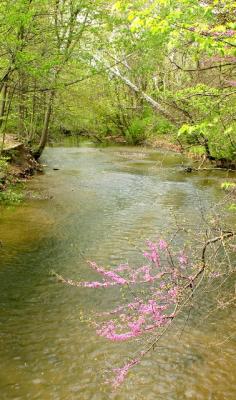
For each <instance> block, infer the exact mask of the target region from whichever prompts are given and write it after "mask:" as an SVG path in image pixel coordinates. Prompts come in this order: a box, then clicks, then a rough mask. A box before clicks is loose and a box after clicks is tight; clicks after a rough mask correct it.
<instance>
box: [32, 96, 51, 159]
mask: <svg viewBox="0 0 236 400" xmlns="http://www.w3.org/2000/svg"><path fill="white" fill-rule="evenodd" d="M54 96H55V91H54V90H51V91H50V92H49V98H48V104H47V107H46V110H45V116H44V124H43V130H42V134H41V138H40V142H39V145H38V148H37V150H36V151H35V152H34V157H35V159H36V160H38V159H39V158H40V156H41V154H42V152H43V150H44V148H45V146H46V144H47V141H48V130H49V124H50V119H51V115H52V107H53V100H54Z"/></svg>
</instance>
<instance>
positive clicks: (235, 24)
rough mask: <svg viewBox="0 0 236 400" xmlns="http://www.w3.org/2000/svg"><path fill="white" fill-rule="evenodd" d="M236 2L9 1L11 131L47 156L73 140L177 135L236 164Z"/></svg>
mask: <svg viewBox="0 0 236 400" xmlns="http://www.w3.org/2000/svg"><path fill="white" fill-rule="evenodd" d="M235 13H236V2H233V1H231V0H225V1H221V0H209V1H207V0H206V1H202V2H201V1H197V0H156V1H155V0H154V1H150V0H149V1H148V0H137V1H134V2H130V1H126V0H123V1H105V0H95V1H91V0H18V1H17V2H15V1H13V0H3V1H1V4H0V26H1V29H0V55H1V57H0V91H1V107H0V126H1V128H0V129H1V135H2V141H4V137H5V134H6V133H13V134H16V135H17V136H18V137H19V139H20V140H21V141H23V142H25V143H27V144H29V145H30V146H31V147H32V149H33V152H34V154H35V157H36V158H38V157H40V155H41V153H42V151H43V149H44V147H45V145H46V144H47V142H48V140H54V139H55V138H56V137H57V136H58V135H59V134H61V133H70V134H77V135H88V136H90V137H94V138H96V139H98V140H105V139H106V138H109V139H111V140H117V138H119V139H120V140H124V141H126V142H128V143H134V144H138V143H142V142H144V141H146V140H151V141H155V139H157V138H158V137H160V136H161V137H162V136H164V137H168V140H171V141H175V142H177V143H179V144H180V145H181V147H182V148H187V149H190V150H191V152H193V153H194V154H197V155H199V156H202V155H204V156H205V157H206V158H208V159H210V160H218V161H221V162H224V161H225V160H228V161H230V162H232V163H233V162H235V158H236V134H235V125H236V123H235V105H236V104H235V101H236V100H235V99H236V97H235V93H236V89H235V88H236V77H235V65H236V41H235V37H236V20H235Z"/></svg>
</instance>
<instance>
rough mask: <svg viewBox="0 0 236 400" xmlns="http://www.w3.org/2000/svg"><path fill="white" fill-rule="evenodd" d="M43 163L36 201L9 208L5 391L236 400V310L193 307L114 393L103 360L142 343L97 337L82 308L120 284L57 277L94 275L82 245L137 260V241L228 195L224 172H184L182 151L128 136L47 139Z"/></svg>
mask: <svg viewBox="0 0 236 400" xmlns="http://www.w3.org/2000/svg"><path fill="white" fill-rule="evenodd" d="M44 162H45V163H46V164H47V165H48V166H47V168H46V169H45V174H44V175H40V176H37V177H35V178H34V179H33V180H31V181H30V182H29V183H27V192H28V193H29V196H28V197H29V198H28V200H27V201H26V202H25V203H23V204H22V205H20V206H18V207H16V208H15V209H12V208H5V209H1V217H0V223H1V224H0V239H1V240H2V243H3V247H2V248H1V253H0V307H1V310H0V400H13V399H14V400H25V399H30V400H34V399H40V400H103V399H117V400H121V399H122V400H132V399H145V400H152V399H153V400H157V399H168V400H169V399H170V400H182V399H194V400H207V399H209V400H213V399H214V400H224V399H225V400H226V399H227V400H234V399H235V398H236V387H235V374H236V366H235V362H234V357H235V349H236V344H235V340H233V339H232V338H231V339H230V340H228V336H229V335H231V336H232V334H233V329H235V322H234V320H233V316H232V312H229V311H228V310H226V311H224V312H221V313H220V314H219V316H217V318H216V319H209V320H207V321H206V322H204V323H201V321H200V320H199V317H198V315H197V313H195V314H193V316H192V319H191V321H189V323H188V324H187V325H186V327H185V331H184V332H182V334H181V335H180V334H179V331H177V332H176V331H175V330H174V331H172V332H170V333H169V335H168V336H167V337H166V338H164V339H163V342H162V343H161V346H162V347H161V348H159V349H157V350H156V351H153V352H151V353H150V354H149V355H148V356H147V357H146V359H145V360H144V361H143V363H142V364H141V365H139V366H137V367H136V368H134V369H133V371H132V373H131V374H130V375H129V379H127V380H126V382H125V383H124V385H123V386H122V387H121V389H120V390H119V391H118V392H117V393H115V394H114V393H112V392H111V390H110V387H109V386H107V385H105V384H104V375H106V372H105V371H106V370H109V368H110V367H114V366H120V365H122V364H123V362H124V357H125V355H126V354H127V353H129V354H130V352H131V353H132V351H133V350H135V344H133V343H131V344H130V343H123V344H113V343H110V342H107V341H106V340H104V339H102V338H99V337H97V336H96V334H95V333H94V331H93V330H92V328H90V327H89V326H88V325H87V324H85V323H83V322H81V319H80V316H81V313H87V314H88V315H89V312H90V311H91V310H94V309H95V310H98V311H101V310H105V309H109V308H110V307H112V306H113V305H115V304H117V301H118V299H119V292H118V291H114V290H97V291H96V290H95V291H89V290H86V289H82V288H81V289H78V288H73V287H66V286H63V285H61V284H58V283H56V282H55V280H54V279H53V278H52V277H51V276H50V271H51V270H56V271H57V272H58V273H59V274H62V275H64V276H66V277H70V278H75V279H83V280H87V279H91V278H94V277H96V275H94V274H93V273H92V272H90V271H89V270H88V268H87V266H86V264H85V262H84V258H83V256H82V253H83V255H84V256H85V257H87V258H89V259H92V260H96V261H97V262H100V263H102V264H103V265H116V264H118V263H119V262H124V261H126V260H128V259H129V260H130V261H131V262H140V253H139V251H138V250H137V248H142V245H143V242H144V241H145V239H146V238H154V237H155V236H156V235H157V232H162V233H163V232H164V231H166V230H167V231H170V230H171V229H172V228H173V227H174V226H175V224H176V220H177V221H181V223H183V224H185V225H186V226H188V227H191V228H199V225H200V224H201V218H200V214H201V212H200V210H203V209H209V208H212V207H215V204H216V202H218V201H219V200H220V199H221V198H222V191H221V190H220V184H221V182H223V181H225V180H228V179H229V177H227V176H226V173H221V172H215V173H211V174H210V173H207V172H205V173H201V174H195V173H193V174H187V173H185V172H184V171H183V170H182V168H181V164H182V163H183V162H186V160H184V159H183V158H182V156H179V155H176V154H172V153H168V154H165V153H162V152H155V151H153V150H148V149H144V148H130V147H129V148H127V147H126V148H124V147H108V148H93V147H89V146H87V147H58V148H50V149H48V150H47V151H46V152H45V155H44ZM55 167H58V168H60V170H59V171H54V170H53V168H55ZM232 177H233V176H232ZM226 178H227V179H226ZM225 218H226V219H227V218H229V219H233V217H232V216H231V217H227V216H226V217H225ZM231 223H232V221H231ZM96 278H97V277H96ZM85 310H86V311H85ZM222 342H224V344H223V345H222V344H221V343H222ZM220 344H221V345H220Z"/></svg>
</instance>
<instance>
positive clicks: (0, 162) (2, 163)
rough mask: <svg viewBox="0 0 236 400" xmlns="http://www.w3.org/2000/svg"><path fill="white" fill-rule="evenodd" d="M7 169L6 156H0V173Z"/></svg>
mask: <svg viewBox="0 0 236 400" xmlns="http://www.w3.org/2000/svg"><path fill="white" fill-rule="evenodd" d="M7 171H8V157H0V174H5V173H6V172H7Z"/></svg>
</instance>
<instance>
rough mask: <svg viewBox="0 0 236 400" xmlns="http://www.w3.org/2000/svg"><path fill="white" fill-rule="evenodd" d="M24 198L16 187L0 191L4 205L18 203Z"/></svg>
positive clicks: (1, 201)
mask: <svg viewBox="0 0 236 400" xmlns="http://www.w3.org/2000/svg"><path fill="white" fill-rule="evenodd" d="M22 200H23V194H22V193H20V192H19V191H17V190H16V189H15V188H8V189H7V190H5V191H3V192H0V203H2V204H4V205H8V206H11V205H17V204H20V203H21V202H22Z"/></svg>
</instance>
